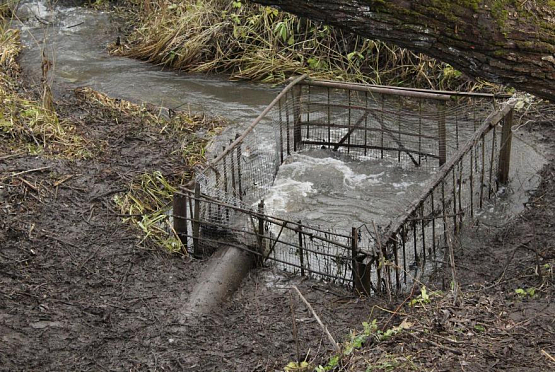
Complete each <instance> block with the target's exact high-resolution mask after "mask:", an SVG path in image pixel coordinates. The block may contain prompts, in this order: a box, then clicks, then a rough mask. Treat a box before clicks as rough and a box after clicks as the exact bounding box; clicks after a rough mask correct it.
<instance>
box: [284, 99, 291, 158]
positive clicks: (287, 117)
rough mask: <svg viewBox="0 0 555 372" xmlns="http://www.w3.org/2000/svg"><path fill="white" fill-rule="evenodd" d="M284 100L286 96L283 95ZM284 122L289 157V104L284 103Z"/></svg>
mask: <svg viewBox="0 0 555 372" xmlns="http://www.w3.org/2000/svg"><path fill="white" fill-rule="evenodd" d="M285 98H286V99H287V94H286V95H285ZM285 122H286V124H287V127H286V129H287V130H286V131H285V134H286V135H287V155H291V139H290V137H291V133H290V131H291V129H290V128H289V127H290V124H289V102H285Z"/></svg>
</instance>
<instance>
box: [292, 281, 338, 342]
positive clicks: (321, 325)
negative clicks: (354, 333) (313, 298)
mask: <svg viewBox="0 0 555 372" xmlns="http://www.w3.org/2000/svg"><path fill="white" fill-rule="evenodd" d="M292 288H293V289H294V290H295V291H297V294H298V295H299V297H300V298H301V300H303V302H304V303H305V305H306V307H307V308H308V310H310V312H311V313H312V315H313V316H314V319H316V321H317V322H318V324H319V325H320V327H321V328H322V331H324V333H325V334H326V336H328V339H329V341H330V343H331V344H332V345H333V347H334V348H335V351H336V352H338V353H340V352H341V348H340V347H339V344H338V343H337V342H335V340H334V338H333V336H332V335H331V333H330V332H329V331H328V328H327V327H326V326H325V325H324V323H322V321H321V320H320V317H319V316H318V314H316V312H315V311H314V309H313V308H312V306H311V305H310V303H309V302H308V301H307V300H306V298H305V297H304V296H303V294H302V293H301V291H299V288H297V286H296V285H293V286H292Z"/></svg>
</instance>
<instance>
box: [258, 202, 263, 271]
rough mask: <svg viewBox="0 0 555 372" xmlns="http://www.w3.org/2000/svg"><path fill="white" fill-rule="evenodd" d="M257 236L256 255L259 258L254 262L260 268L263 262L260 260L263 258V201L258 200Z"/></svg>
mask: <svg viewBox="0 0 555 372" xmlns="http://www.w3.org/2000/svg"><path fill="white" fill-rule="evenodd" d="M258 214H259V216H258V234H257V235H256V237H257V240H258V253H260V256H258V257H257V258H256V262H257V264H258V266H262V264H263V262H262V259H263V257H264V256H265V254H264V217H263V216H264V199H262V200H260V203H258Z"/></svg>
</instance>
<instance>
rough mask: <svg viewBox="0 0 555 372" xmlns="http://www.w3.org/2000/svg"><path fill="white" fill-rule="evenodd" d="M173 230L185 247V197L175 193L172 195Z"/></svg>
mask: <svg viewBox="0 0 555 372" xmlns="http://www.w3.org/2000/svg"><path fill="white" fill-rule="evenodd" d="M173 229H174V230H175V233H176V234H177V237H178V238H179V240H180V241H181V243H182V244H183V245H184V246H185V250H184V252H183V253H185V252H186V251H187V249H188V247H187V195H185V194H178V193H175V194H174V195H173Z"/></svg>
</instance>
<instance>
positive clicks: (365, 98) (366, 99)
mask: <svg viewBox="0 0 555 372" xmlns="http://www.w3.org/2000/svg"><path fill="white" fill-rule="evenodd" d="M364 108H365V109H366V110H367V112H368V91H365V92H364ZM367 146H368V115H365V116H364V156H366V154H367V152H368V148H367Z"/></svg>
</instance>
